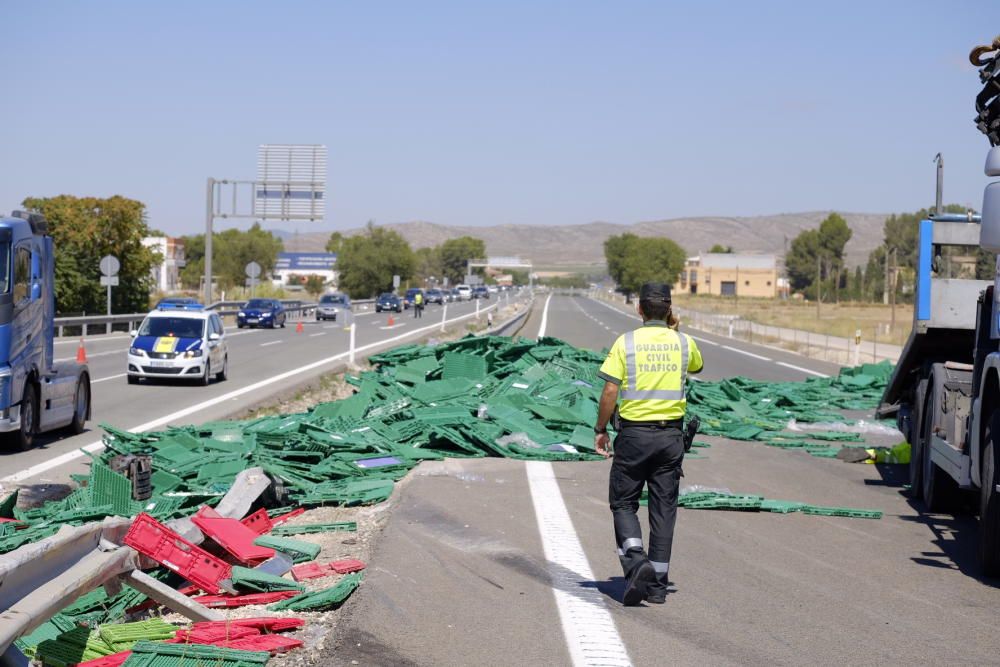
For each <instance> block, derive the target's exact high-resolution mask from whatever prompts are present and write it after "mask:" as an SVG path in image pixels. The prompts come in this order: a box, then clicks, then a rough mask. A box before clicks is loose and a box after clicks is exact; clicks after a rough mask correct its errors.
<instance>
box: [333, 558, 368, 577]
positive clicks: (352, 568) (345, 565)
mask: <svg viewBox="0 0 1000 667" xmlns="http://www.w3.org/2000/svg"><path fill="white" fill-rule="evenodd" d="M329 567H330V569H331V570H333V571H334V572H336V573H337V574H348V573H350V572H360V571H361V570H363V569H365V568H366V567H368V566H367V565H365V564H364V563H363V562H361V561H359V560H357V559H355V558H345V559H344V560H335V561H333V562H332V563H330V565H329Z"/></svg>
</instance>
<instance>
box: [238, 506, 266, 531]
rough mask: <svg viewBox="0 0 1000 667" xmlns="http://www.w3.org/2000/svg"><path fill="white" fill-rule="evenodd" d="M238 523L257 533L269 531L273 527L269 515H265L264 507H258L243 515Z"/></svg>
mask: <svg viewBox="0 0 1000 667" xmlns="http://www.w3.org/2000/svg"><path fill="white" fill-rule="evenodd" d="M240 523H242V524H243V525H244V526H246V527H247V528H249V529H250V530H252V531H253V532H255V533H257V534H258V535H263V534H264V533H270V532H271V529H272V528H274V524H273V523H271V517H269V516H268V515H267V510H265V509H259V510H257V511H256V512H254V513H253V514H248V515H247V516H245V517H243V519H242V520H241V521H240Z"/></svg>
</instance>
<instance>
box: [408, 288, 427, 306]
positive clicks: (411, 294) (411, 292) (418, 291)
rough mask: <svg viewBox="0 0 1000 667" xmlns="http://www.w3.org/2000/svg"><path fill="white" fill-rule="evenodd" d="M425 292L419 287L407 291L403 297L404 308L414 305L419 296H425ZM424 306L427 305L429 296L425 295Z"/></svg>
mask: <svg viewBox="0 0 1000 667" xmlns="http://www.w3.org/2000/svg"><path fill="white" fill-rule="evenodd" d="M423 293H424V291H423V290H422V289H420V288H419V287H411V288H410V289H408V290H406V294H405V295H404V296H403V308H409V307H410V306H412V305H413V304H414V299H415V298H416V296H417V295H418V294H423ZM424 305H425V306H426V305H427V296H426V295H424Z"/></svg>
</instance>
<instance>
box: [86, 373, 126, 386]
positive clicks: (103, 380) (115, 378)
mask: <svg viewBox="0 0 1000 667" xmlns="http://www.w3.org/2000/svg"><path fill="white" fill-rule="evenodd" d="M126 375H128V373H119V374H118V375H109V376H108V377H106V378H98V379H96V380H91V381H90V384H97V383H98V382H107V381H108V380H117V379H118V378H123V377H125V376H126Z"/></svg>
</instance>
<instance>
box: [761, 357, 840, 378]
mask: <svg viewBox="0 0 1000 667" xmlns="http://www.w3.org/2000/svg"><path fill="white" fill-rule="evenodd" d="M775 363H776V364H778V365H779V366H784V367H785V368H791V369H792V370H793V371H802V372H803V373H808V374H809V375H815V376H816V377H818V378H828V377H830V376H829V375H827V374H826V373H820V372H819V371H814V370H810V369H808V368H802V366H796V365H795V364H786V363H785V362H784V361H776V362H775Z"/></svg>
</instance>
